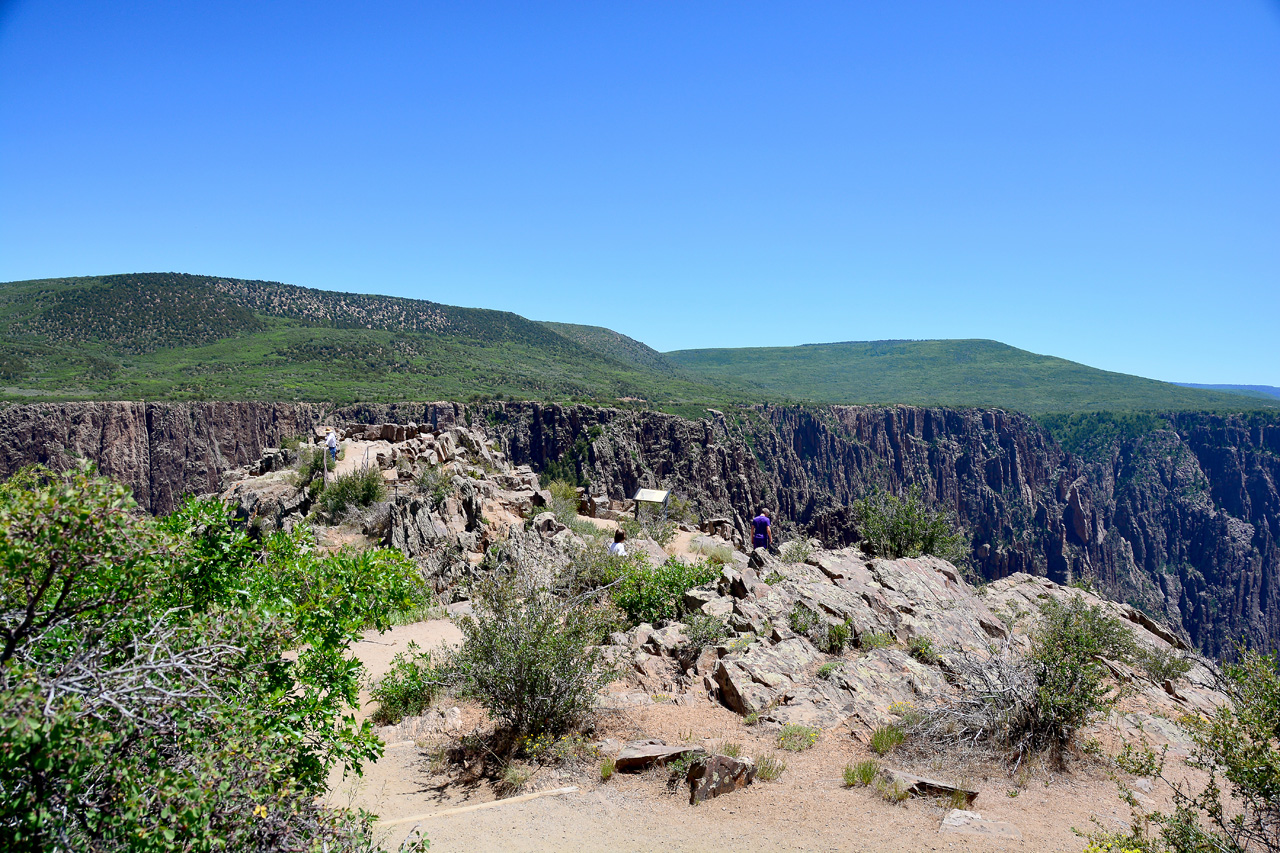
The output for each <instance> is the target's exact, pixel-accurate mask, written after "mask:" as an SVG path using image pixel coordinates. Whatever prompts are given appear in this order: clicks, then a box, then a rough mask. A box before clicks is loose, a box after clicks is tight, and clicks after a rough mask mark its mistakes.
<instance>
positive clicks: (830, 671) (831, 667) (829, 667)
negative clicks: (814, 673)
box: [818, 661, 840, 681]
mask: <svg viewBox="0 0 1280 853" xmlns="http://www.w3.org/2000/svg"><path fill="white" fill-rule="evenodd" d="M839 669H840V664H839V663H837V662H836V661H830V662H829V663H824V664H823V665H822V666H820V667H818V678H821V679H823V680H824V681H825V680H826V679H828V678H830V677H831V676H833V675H835V674H836V672H837V671H838V670H839Z"/></svg>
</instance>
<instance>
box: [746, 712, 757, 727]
mask: <svg viewBox="0 0 1280 853" xmlns="http://www.w3.org/2000/svg"><path fill="white" fill-rule="evenodd" d="M742 724H743V725H744V726H758V725H760V712H759V711H752V712H751V713H750V714H747V715H746V716H745V717H743V718H742Z"/></svg>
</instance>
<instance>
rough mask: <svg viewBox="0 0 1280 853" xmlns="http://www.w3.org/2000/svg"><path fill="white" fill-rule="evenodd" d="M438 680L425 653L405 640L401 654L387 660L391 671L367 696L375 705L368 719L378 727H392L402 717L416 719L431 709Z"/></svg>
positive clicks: (416, 645) (438, 683) (438, 684)
mask: <svg viewBox="0 0 1280 853" xmlns="http://www.w3.org/2000/svg"><path fill="white" fill-rule="evenodd" d="M441 685H442V681H441V678H440V673H439V672H438V670H437V668H436V667H435V666H434V665H432V663H431V655H430V653H429V652H423V651H419V650H418V644H417V643H415V642H413V641H412V640H410V641H409V645H408V646H407V647H406V649H405V651H403V652H400V653H399V654H397V655H396V656H395V657H394V658H392V659H391V668H390V669H389V670H388V671H387V674H386V675H384V676H383V677H382V679H381V680H380V681H378V683H377V684H375V685H374V686H373V689H372V690H370V691H369V695H370V696H371V697H372V698H373V701H375V702H377V703H378V708H377V710H376V711H374V712H373V715H372V720H373V721H374V722H375V723H377V724H378V725H380V726H387V725H392V724H394V723H398V722H400V721H401V720H403V719H404V718H405V717H416V716H417V715H419V714H421V713H422V712H423V711H425V710H426V709H428V708H430V707H431V703H432V702H434V701H435V698H436V694H437V693H438V692H439V691H440V687H441Z"/></svg>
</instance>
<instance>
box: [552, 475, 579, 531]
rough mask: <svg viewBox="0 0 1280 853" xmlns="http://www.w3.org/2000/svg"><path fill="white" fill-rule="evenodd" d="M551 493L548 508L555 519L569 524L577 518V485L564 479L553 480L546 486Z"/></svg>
mask: <svg viewBox="0 0 1280 853" xmlns="http://www.w3.org/2000/svg"><path fill="white" fill-rule="evenodd" d="M547 491H549V492H550V493H551V506H550V507H549V509H550V510H551V512H553V513H555V516H556V521H559V522H560V523H561V524H566V525H567V524H569V523H571V522H574V521H577V520H578V487H577V486H575V485H574V484H573V483H569V482H566V481H564V480H555V481H553V482H552V483H550V484H549V485H548V486H547Z"/></svg>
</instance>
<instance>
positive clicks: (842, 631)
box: [816, 619, 853, 655]
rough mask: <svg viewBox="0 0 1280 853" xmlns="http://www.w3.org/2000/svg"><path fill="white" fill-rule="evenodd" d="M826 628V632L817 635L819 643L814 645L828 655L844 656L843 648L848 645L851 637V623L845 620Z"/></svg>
mask: <svg viewBox="0 0 1280 853" xmlns="http://www.w3.org/2000/svg"><path fill="white" fill-rule="evenodd" d="M826 628H827V630H826V631H825V632H823V633H820V635H819V638H820V640H821V642H819V643H817V644H816V645H817V646H818V648H819V649H821V650H822V651H824V652H826V653H827V654H829V655H841V654H844V650H845V647H846V646H847V645H849V639H850V637H851V636H852V635H853V622H851V621H849V620H848V619H846V620H845V621H843V622H838V623H836V624H834V625H830V624H829V625H827V626H826ZM823 634H825V636H824V635H823Z"/></svg>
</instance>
